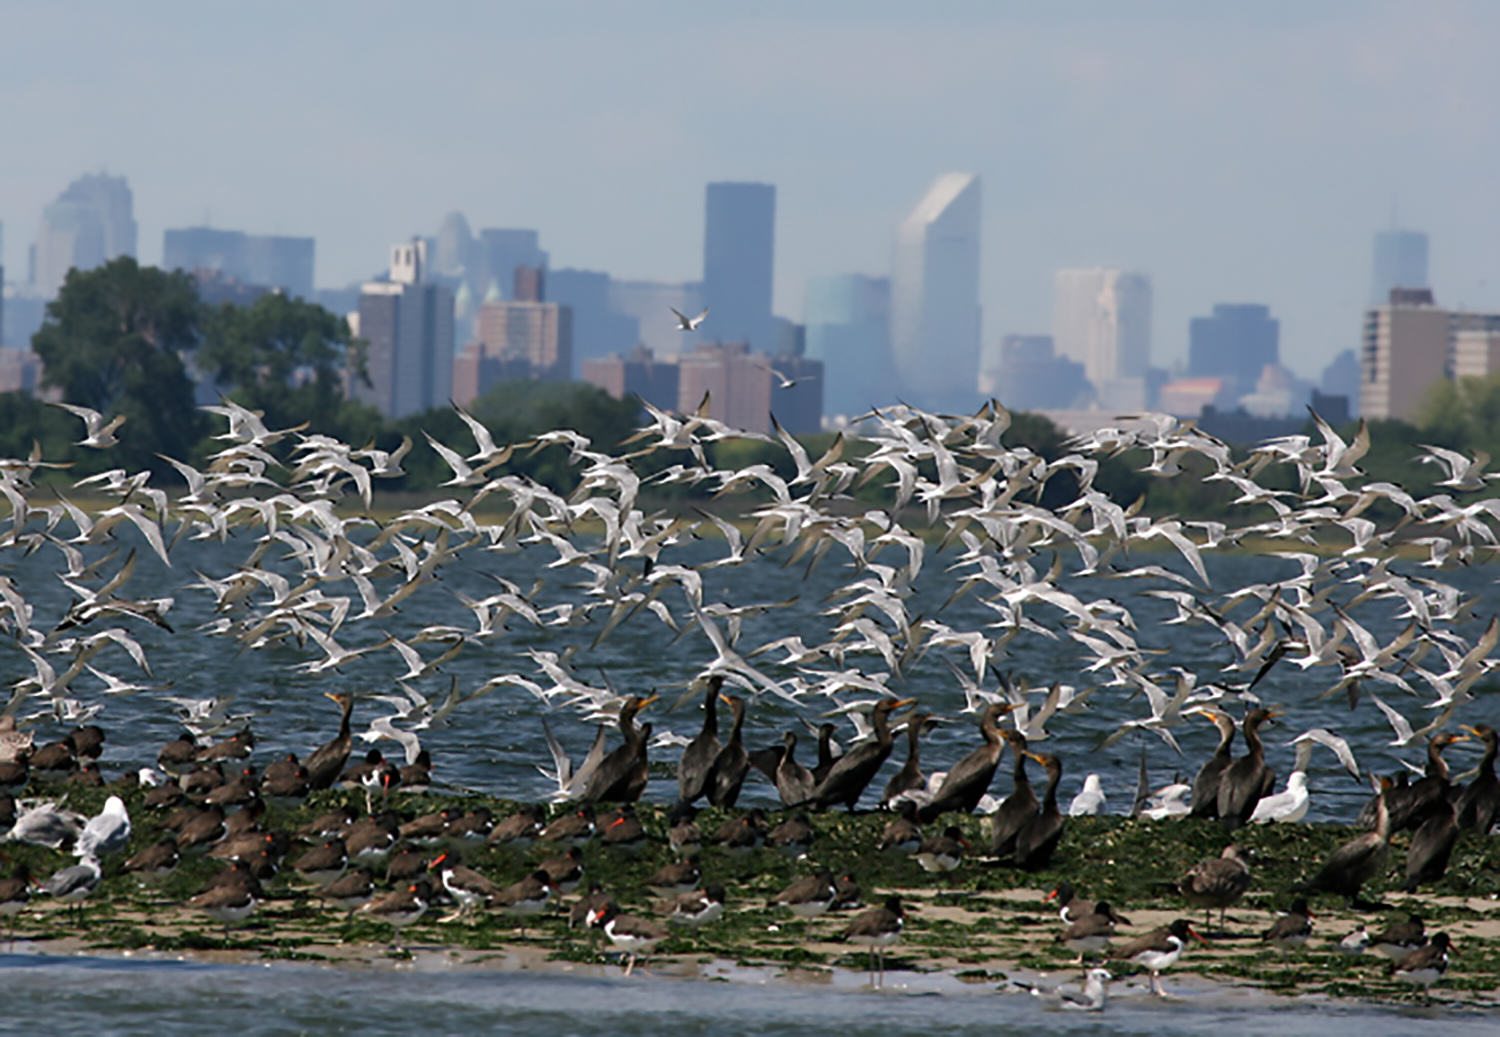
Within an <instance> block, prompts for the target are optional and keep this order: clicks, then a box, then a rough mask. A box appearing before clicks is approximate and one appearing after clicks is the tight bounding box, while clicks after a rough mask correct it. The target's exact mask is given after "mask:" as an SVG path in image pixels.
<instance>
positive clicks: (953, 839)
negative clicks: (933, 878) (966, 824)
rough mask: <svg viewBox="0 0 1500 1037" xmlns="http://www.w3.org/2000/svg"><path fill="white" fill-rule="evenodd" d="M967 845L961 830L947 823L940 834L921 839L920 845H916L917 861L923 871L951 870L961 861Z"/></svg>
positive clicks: (967, 842)
mask: <svg viewBox="0 0 1500 1037" xmlns="http://www.w3.org/2000/svg"><path fill="white" fill-rule="evenodd" d="M968 846H969V841H968V840H967V839H965V838H964V833H963V830H962V829H960V828H959V827H958V826H957V825H949V826H948V827H947V828H945V829H943V833H942V834H941V835H934V836H930V837H928V838H926V839H923V840H922V845H920V846H918V847H917V852H916V859H917V863H918V864H920V865H921V866H922V870H923V871H928V872H947V871H953V870H954V869H956V868H957V867H958V866H959V865H960V864H962V863H963V859H964V850H966V849H968Z"/></svg>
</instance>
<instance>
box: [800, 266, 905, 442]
mask: <svg viewBox="0 0 1500 1037" xmlns="http://www.w3.org/2000/svg"><path fill="white" fill-rule="evenodd" d="M802 313H803V322H804V323H805V324H806V326H807V356H808V358H809V359H812V360H821V361H822V362H823V368H824V372H825V374H824V384H823V406H824V409H825V410H826V411H827V412H828V413H829V414H843V415H846V416H852V415H856V414H862V413H864V412H865V411H867V410H869V409H870V408H871V407H874V406H879V405H880V404H885V403H890V402H892V401H894V400H895V399H896V397H897V396H899V395H900V391H899V389H898V387H897V384H896V374H895V370H894V369H893V368H892V366H891V327H890V318H891V282H890V279H889V278H885V277H866V276H865V275H864V274H839V275H836V276H833V277H815V278H813V279H812V280H810V281H808V282H807V294H806V297H805V299H804V301H803V309H802Z"/></svg>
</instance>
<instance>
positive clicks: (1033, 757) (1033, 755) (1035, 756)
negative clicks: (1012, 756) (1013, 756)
mask: <svg viewBox="0 0 1500 1037" xmlns="http://www.w3.org/2000/svg"><path fill="white" fill-rule="evenodd" d="M1021 755H1023V756H1025V757H1026V758H1027V759H1028V760H1035V761H1036V762H1037V763H1040V764H1042V765H1044V766H1045V765H1046V763H1047V761H1046V760H1045V759H1043V758H1042V756H1041V754H1040V753H1034V752H1032V751H1031V750H1030V749H1025V750H1022V753H1021Z"/></svg>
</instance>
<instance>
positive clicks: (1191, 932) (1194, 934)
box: [1188, 926, 1208, 943]
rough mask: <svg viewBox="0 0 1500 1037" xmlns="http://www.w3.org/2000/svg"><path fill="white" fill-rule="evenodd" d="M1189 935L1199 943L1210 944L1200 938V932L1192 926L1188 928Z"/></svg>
mask: <svg viewBox="0 0 1500 1037" xmlns="http://www.w3.org/2000/svg"><path fill="white" fill-rule="evenodd" d="M1188 935H1189V936H1191V937H1192V938H1193V939H1195V940H1197V941H1198V942H1199V943H1207V942H1208V941H1207V940H1205V939H1204V938H1203V937H1201V936H1199V935H1198V931H1197V930H1196V929H1194V928H1193V927H1192V926H1188Z"/></svg>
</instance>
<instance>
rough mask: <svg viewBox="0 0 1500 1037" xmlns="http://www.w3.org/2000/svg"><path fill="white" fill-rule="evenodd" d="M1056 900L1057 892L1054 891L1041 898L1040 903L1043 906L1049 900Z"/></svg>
mask: <svg viewBox="0 0 1500 1037" xmlns="http://www.w3.org/2000/svg"><path fill="white" fill-rule="evenodd" d="M1056 899H1057V890H1055V889H1054V890H1053V891H1052V892H1051V893H1048V894H1047V895H1046V896H1045V897H1043V898H1042V903H1044V904H1045V903H1046V902H1047V901H1049V900H1056Z"/></svg>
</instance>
